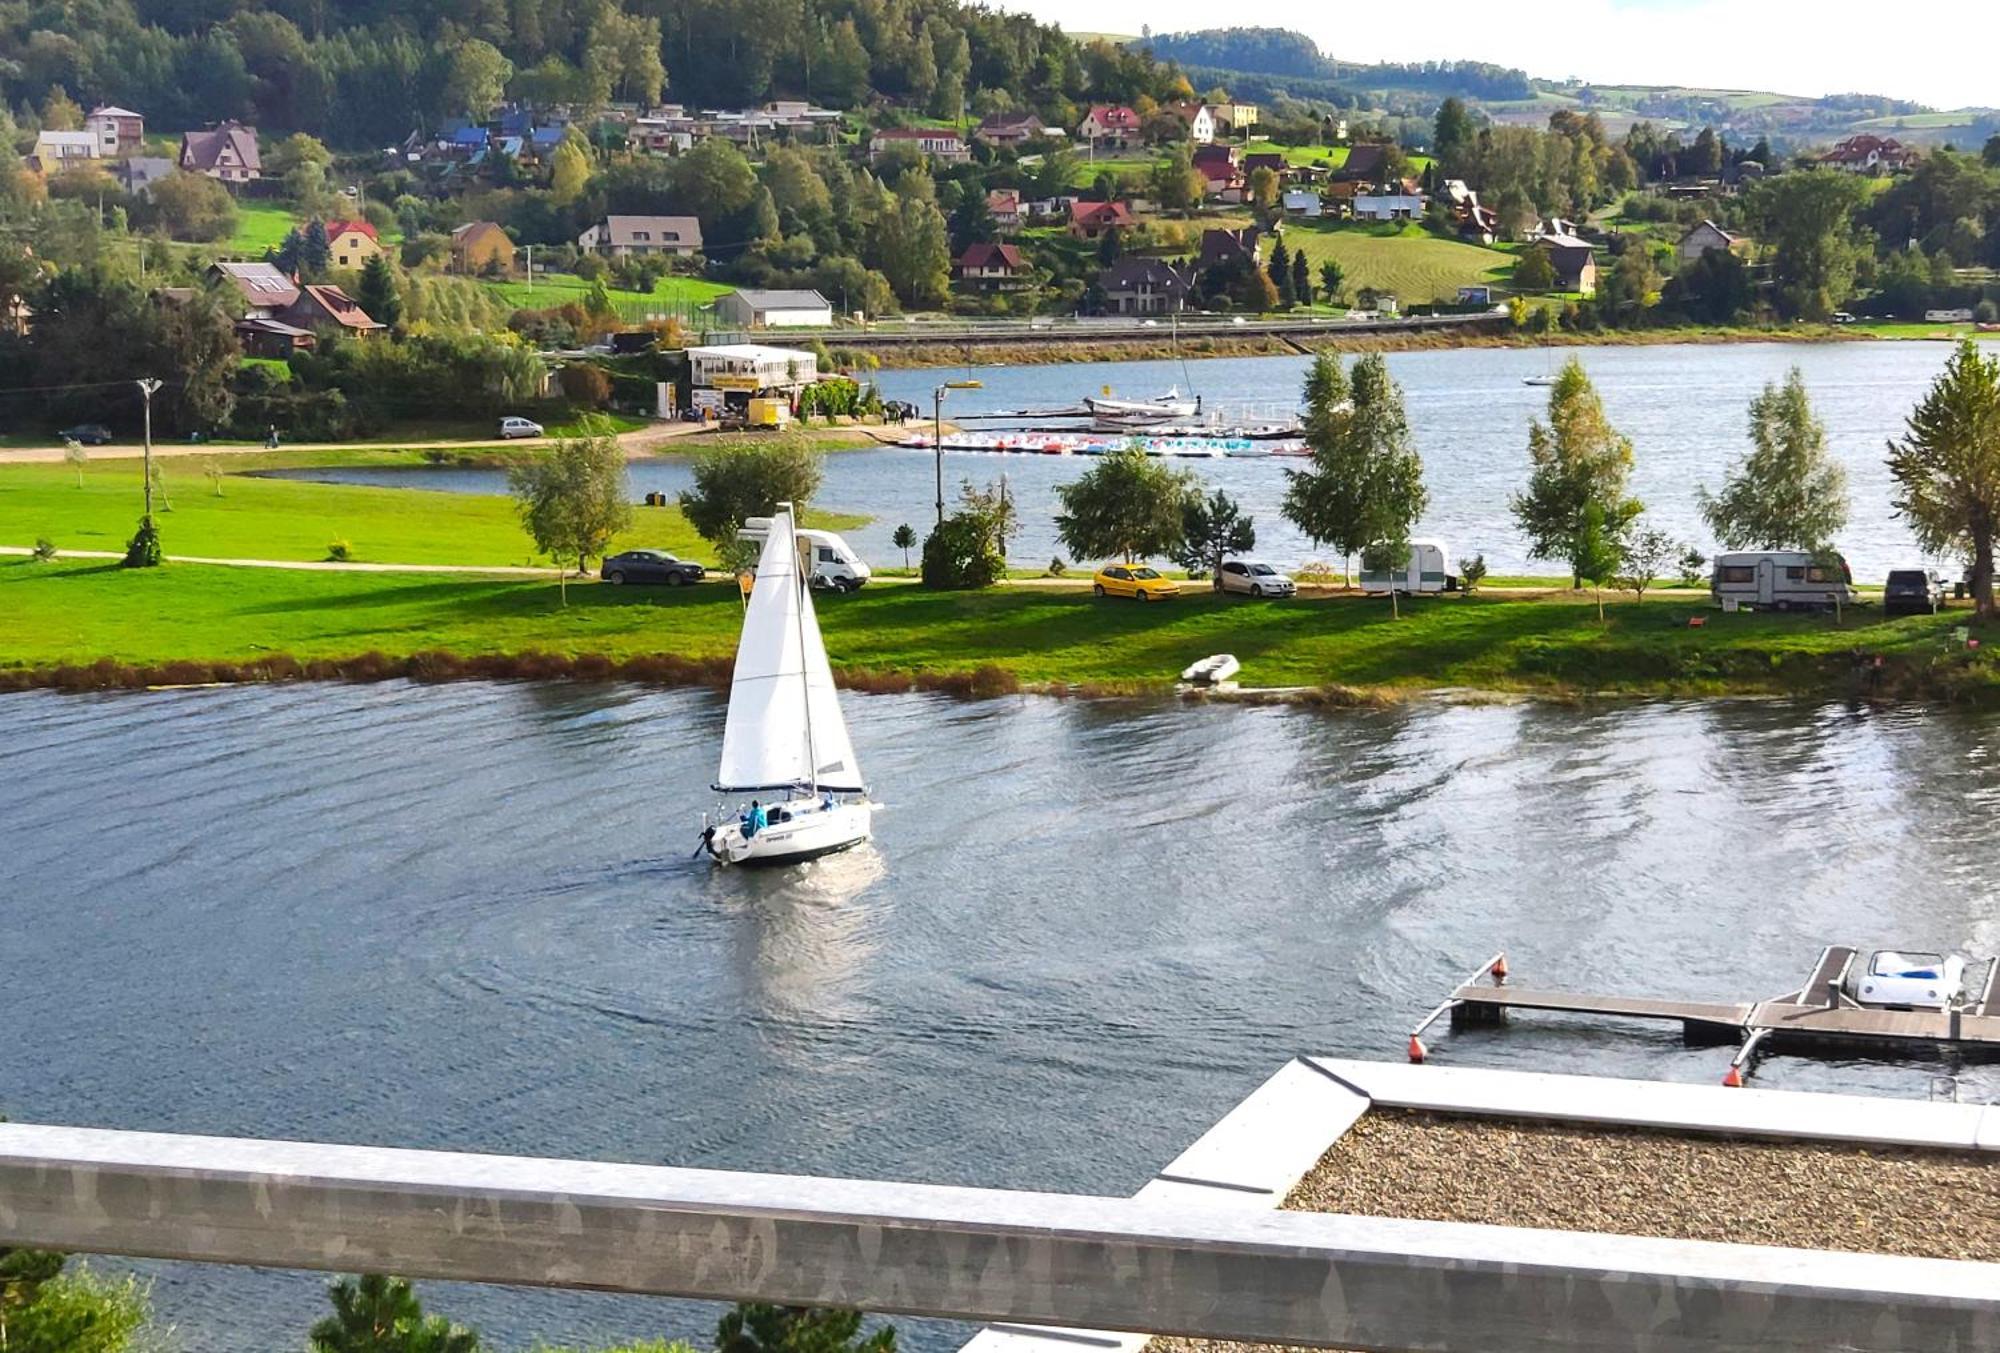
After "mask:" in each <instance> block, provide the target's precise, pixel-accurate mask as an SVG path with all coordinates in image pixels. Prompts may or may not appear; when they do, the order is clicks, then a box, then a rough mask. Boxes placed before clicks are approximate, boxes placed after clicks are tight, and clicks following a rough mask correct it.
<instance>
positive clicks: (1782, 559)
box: [1708, 550, 1854, 611]
mask: <svg viewBox="0 0 2000 1353" xmlns="http://www.w3.org/2000/svg"><path fill="white" fill-rule="evenodd" d="M1835 558H1836V559H1839V563H1838V564H1835V565H1832V566H1822V565H1820V564H1816V563H1814V562H1813V556H1812V555H1810V554H1808V553H1807V552H1806V551H1804V550H1743V551H1739V552H1737V553H1735V554H1718V555H1716V556H1715V572H1714V573H1713V574H1711V575H1710V576H1709V582H1708V592H1709V595H1710V596H1712V597H1714V598H1715V601H1716V604H1717V605H1718V606H1722V607H1724V608H1727V606H1728V605H1729V603H1730V602H1735V603H1736V604H1737V605H1738V606H1755V607H1759V608H1768V609H1770V610H1774V611H1803V610H1813V611H1817V610H1827V609H1830V608H1832V607H1833V606H1834V605H1835V604H1836V603H1838V604H1843V605H1844V604H1846V603H1848V602H1851V601H1853V600H1854V574H1853V572H1852V571H1851V570H1850V569H1849V568H1848V567H1847V560H1846V559H1844V558H1840V556H1838V555H1836V556H1835Z"/></svg>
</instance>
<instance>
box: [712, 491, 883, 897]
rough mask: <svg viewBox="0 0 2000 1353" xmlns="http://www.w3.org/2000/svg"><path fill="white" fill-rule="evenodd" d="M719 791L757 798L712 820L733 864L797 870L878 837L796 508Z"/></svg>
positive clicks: (749, 662) (757, 629)
mask: <svg viewBox="0 0 2000 1353" xmlns="http://www.w3.org/2000/svg"><path fill="white" fill-rule="evenodd" d="M714 788H715V789H716V790H717V791H718V792H720V793H724V794H739V795H751V796H753V797H752V799H751V806H749V807H746V808H745V809H743V810H742V811H741V812H739V813H738V815H737V816H736V817H734V818H729V817H726V816H725V817H724V818H723V820H721V821H718V822H710V821H708V819H707V817H706V815H704V817H703V823H702V844H703V846H705V847H706V848H707V850H708V853H709V854H710V855H711V856H712V857H714V858H715V859H716V860H718V861H720V862H721V863H724V864H796V863H799V862H800V861H803V860H810V859H812V858H814V857H815V856H819V855H827V854H830V853H832V852H833V851H836V850H846V849H847V848H848V847H849V846H855V845H859V844H860V843H861V842H863V841H866V840H867V839H868V836H869V831H870V818H871V816H872V814H873V812H874V805H873V804H871V803H869V802H868V798H867V793H868V787H867V785H866V784H864V783H863V782H862V779H861V766H860V763H859V762H858V761H857V760H856V759H855V756H854V744H853V743H852V742H851V741H849V739H848V736H847V720H846V719H845V718H843V717H842V715H841V712H840V697H839V695H838V693H837V692H836V691H835V690H834V685H833V669H832V667H831V666H830V665H829V664H828V663H827V660H826V645H825V644H824V643H822V642H821V640H820V633H819V620H818V618H817V617H816V616H815V615H814V614H813V603H812V593H811V591H810V589H808V588H807V586H806V585H805V581H804V576H803V572H802V570H801V568H800V566H799V547H798V537H797V523H796V521H795V514H794V513H793V511H792V505H791V504H790V503H780V504H778V511H777V512H776V513H775V514H773V516H772V518H771V529H770V533H769V534H768V535H767V536H766V537H765V538H764V551H763V554H762V555H761V556H760V557H759V558H758V560H757V581H756V584H755V585H754V586H753V587H752V588H751V591H750V604H749V606H748V607H747V608H746V609H745V611H744V614H743V637H742V639H741V640H739V641H738V643H737V647H736V674H735V676H734V678H733V679H732V680H731V681H730V684H729V719H728V722H727V723H726V724H725V725H724V727H723V730H722V763H721V767H720V769H718V770H717V771H716V776H715V785H714Z"/></svg>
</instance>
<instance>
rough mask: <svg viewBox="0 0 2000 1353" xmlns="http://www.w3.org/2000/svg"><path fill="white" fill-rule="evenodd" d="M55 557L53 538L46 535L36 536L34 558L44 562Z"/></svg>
mask: <svg viewBox="0 0 2000 1353" xmlns="http://www.w3.org/2000/svg"><path fill="white" fill-rule="evenodd" d="M55 557H56V543H55V542H54V541H53V540H50V539H49V538H48V537H47V536H36V537H35V558H36V559H37V560H38V561H40V562H41V563H44V564H46V563H48V562H49V561H50V560H52V559H54V558H55Z"/></svg>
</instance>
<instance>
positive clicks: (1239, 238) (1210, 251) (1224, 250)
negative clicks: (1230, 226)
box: [1195, 226, 1262, 272]
mask: <svg viewBox="0 0 2000 1353" xmlns="http://www.w3.org/2000/svg"><path fill="white" fill-rule="evenodd" d="M1261 237H1262V236H1261V232H1260V231H1259V230H1258V229H1257V227H1256V226H1244V227H1243V228H1242V229H1241V230H1204V231H1202V232H1201V251H1200V252H1199V253H1197V254H1196V255H1195V267H1197V268H1198V269H1200V270H1202V271H1204V272H1206V271H1207V270H1208V269H1210V268H1213V267H1214V266H1215V265H1216V264H1218V263H1228V262H1231V261H1233V260H1235V259H1239V258H1247V259H1249V260H1250V262H1252V263H1255V262H1256V261H1257V244H1258V241H1259V240H1260V239H1261Z"/></svg>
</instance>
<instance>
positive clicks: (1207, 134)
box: [1168, 103, 1216, 146]
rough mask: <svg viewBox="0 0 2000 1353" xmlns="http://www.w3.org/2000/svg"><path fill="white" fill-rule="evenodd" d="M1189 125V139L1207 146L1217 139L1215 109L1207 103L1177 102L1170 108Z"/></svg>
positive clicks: (1170, 110) (1199, 144)
mask: <svg viewBox="0 0 2000 1353" xmlns="http://www.w3.org/2000/svg"><path fill="white" fill-rule="evenodd" d="M1168 111H1169V112H1171V113H1172V114H1173V115H1174V116H1175V117H1177V118H1179V119H1180V120H1181V121H1182V122H1183V123H1184V124H1186V126H1187V134H1188V140H1189V141H1191V142H1193V143H1194V144H1195V145H1198V146H1205V145H1207V144H1208V143H1209V142H1211V141H1213V140H1215V128H1216V123H1215V110H1214V109H1213V108H1210V107H1209V106H1208V105H1207V104H1205V103H1177V104H1173V105H1172V106H1171V107H1169V109H1168Z"/></svg>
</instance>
